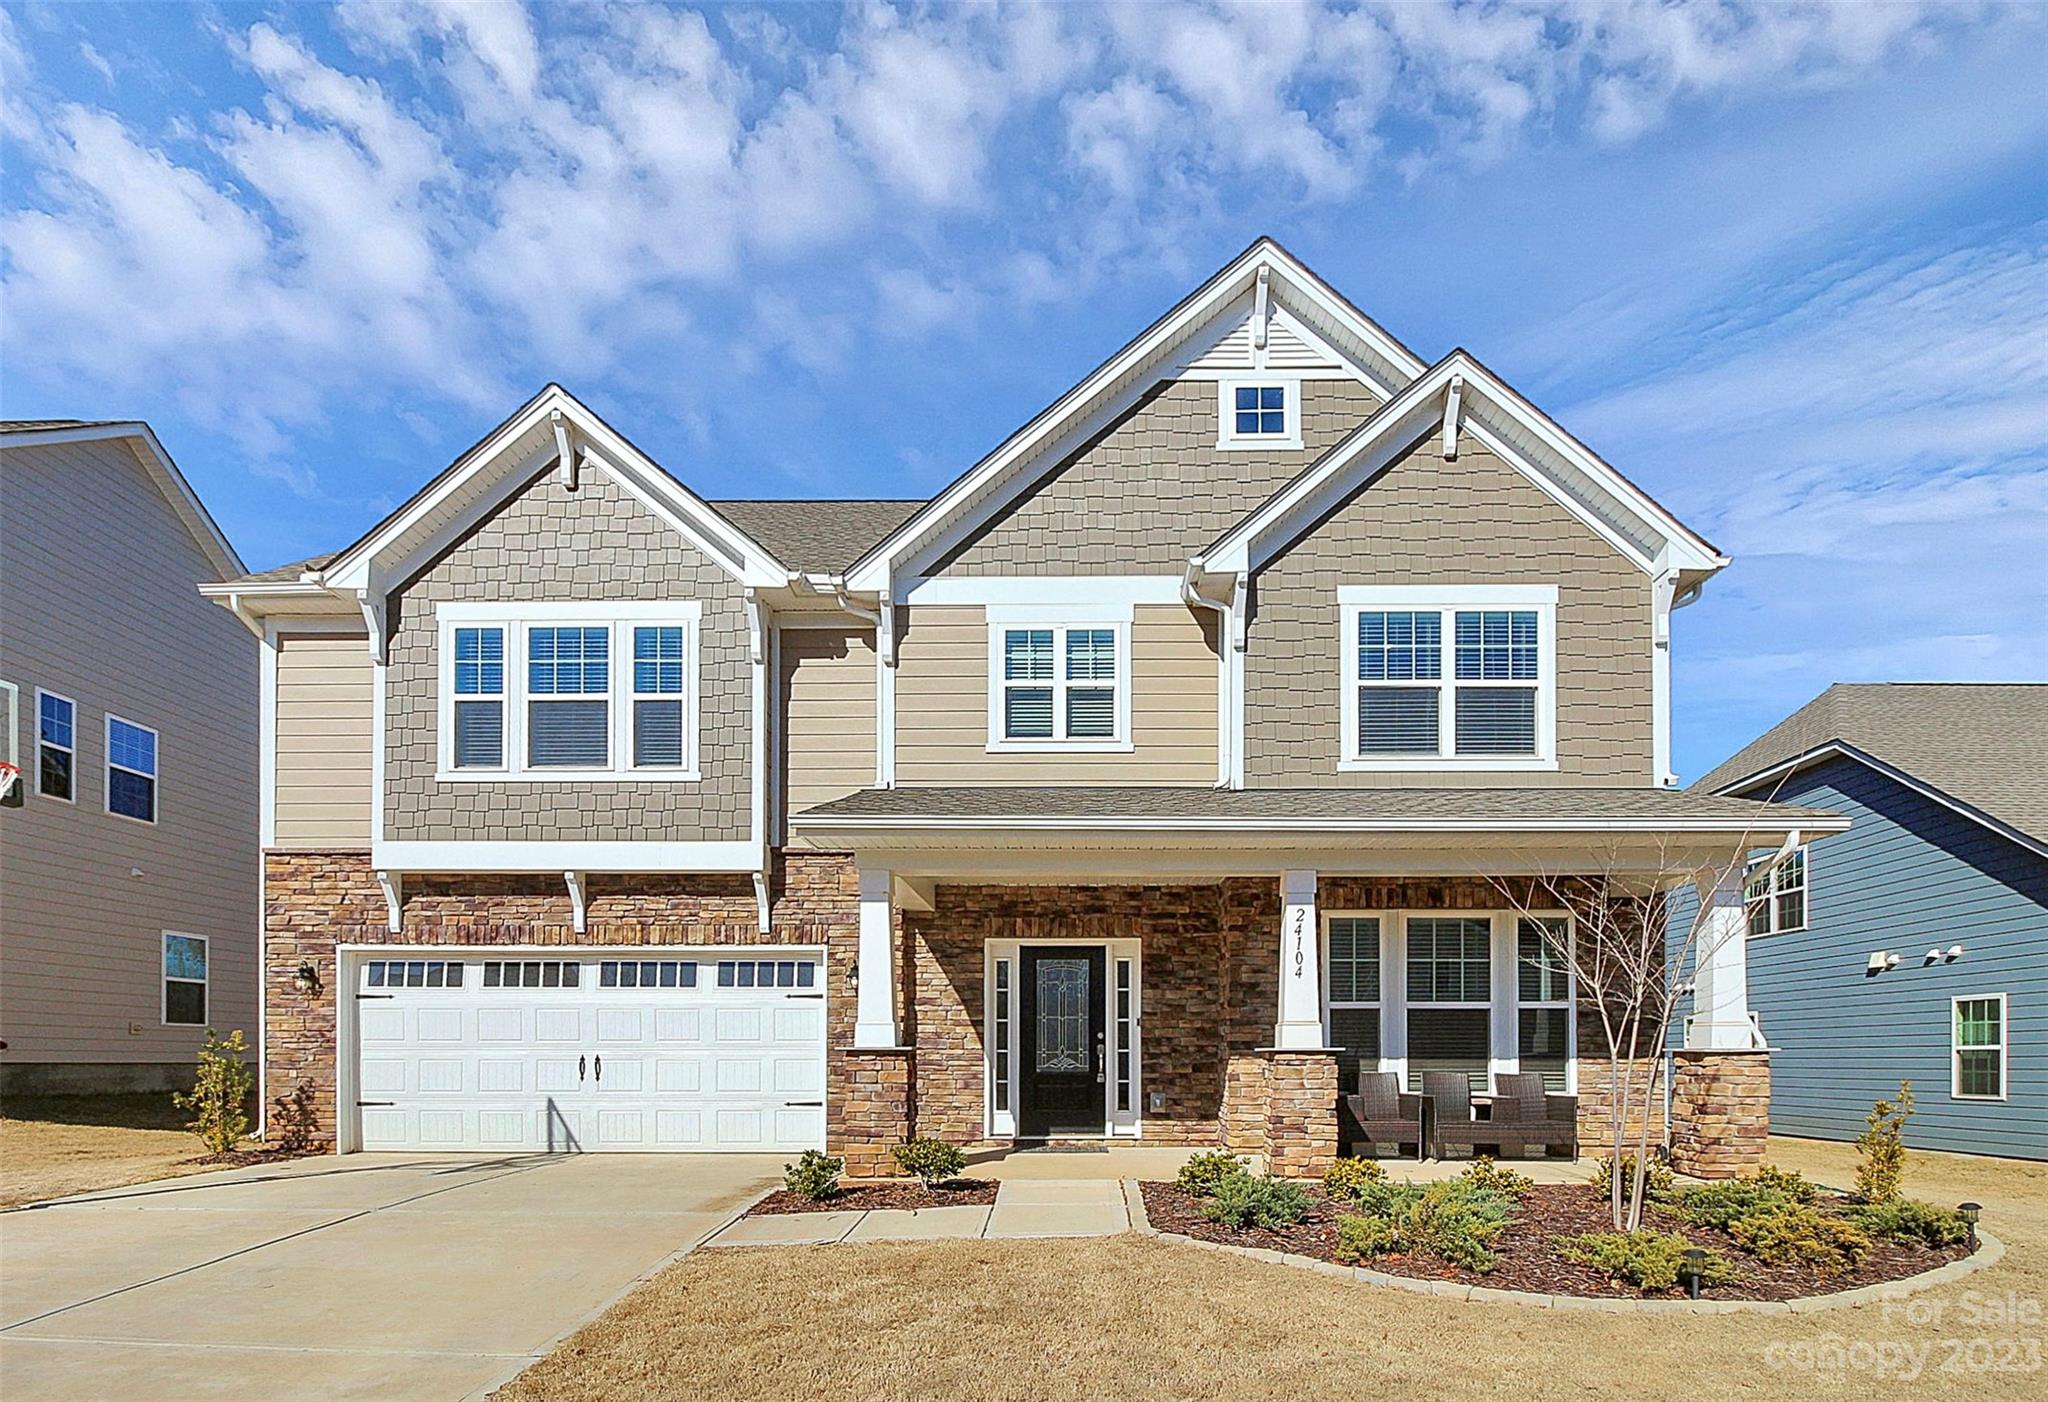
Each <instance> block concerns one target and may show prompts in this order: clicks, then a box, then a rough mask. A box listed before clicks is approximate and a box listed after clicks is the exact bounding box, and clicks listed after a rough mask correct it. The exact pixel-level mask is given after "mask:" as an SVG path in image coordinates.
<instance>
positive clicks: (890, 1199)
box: [747, 1178, 996, 1217]
mask: <svg viewBox="0 0 2048 1402" xmlns="http://www.w3.org/2000/svg"><path fill="white" fill-rule="evenodd" d="M995 1200H996V1185H995V1181H994V1180H993V1179H989V1178H955V1179H954V1180H953V1181H952V1182H950V1183H944V1184H941V1185H940V1186H939V1187H937V1188H927V1187H925V1186H924V1185H923V1184H922V1183H868V1184H863V1185H861V1186H858V1187H851V1188H841V1189H840V1190H839V1191H838V1192H837V1193H835V1194H833V1195H832V1196H831V1197H829V1198H826V1199H825V1200H824V1201H823V1202H813V1201H812V1200H811V1199H809V1198H807V1197H800V1196H798V1195H797V1194H795V1193H792V1192H790V1191H789V1190H788V1189H787V1188H777V1189H776V1190H775V1191H774V1192H772V1193H770V1194H769V1195H768V1196H767V1197H765V1198H762V1199H761V1200H760V1201H759V1202H757V1203H755V1204H754V1205H753V1207H751V1208H749V1209H748V1210H747V1215H748V1216H749V1217H760V1216H765V1215H768V1214H771V1213H778V1212H876V1211H883V1210H887V1209H895V1210H898V1211H901V1210H904V1209H909V1210H911V1211H916V1210H918V1209H920V1208H926V1207H987V1206H989V1205H990V1204H991V1203H993V1202H994V1201H995Z"/></svg>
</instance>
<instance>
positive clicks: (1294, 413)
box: [1216, 379, 1301, 448]
mask: <svg viewBox="0 0 2048 1402" xmlns="http://www.w3.org/2000/svg"><path fill="white" fill-rule="evenodd" d="M1220 388H1221V391H1222V392H1221V394H1220V396H1219V402H1218V405H1217V410H1218V415H1219V419H1220V422H1219V424H1218V431H1217V435H1216V445H1217V446H1218V447H1219V448H1299V447H1300V446H1301V382H1300V381H1298V380H1276V379H1256V380H1225V381H1223V382H1222V384H1221V386H1220Z"/></svg>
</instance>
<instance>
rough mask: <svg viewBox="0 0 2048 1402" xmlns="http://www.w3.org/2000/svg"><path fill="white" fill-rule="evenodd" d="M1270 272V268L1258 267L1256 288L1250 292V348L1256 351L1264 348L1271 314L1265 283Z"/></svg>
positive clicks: (1270, 302)
mask: <svg viewBox="0 0 2048 1402" xmlns="http://www.w3.org/2000/svg"><path fill="white" fill-rule="evenodd" d="M1271 272H1272V270H1271V269H1270V268H1266V267H1263V266H1261V267H1260V269H1259V277H1258V289H1257V291H1255V292H1254V293H1253V294H1252V348H1253V349H1254V350H1258V351H1264V350H1265V349H1266V333H1267V328H1268V325H1269V323H1270V322H1271V320H1272V315H1273V303H1272V297H1271V294H1270V292H1269V291H1268V290H1267V285H1266V280H1267V277H1268V275H1269V274H1270V273H1271Z"/></svg>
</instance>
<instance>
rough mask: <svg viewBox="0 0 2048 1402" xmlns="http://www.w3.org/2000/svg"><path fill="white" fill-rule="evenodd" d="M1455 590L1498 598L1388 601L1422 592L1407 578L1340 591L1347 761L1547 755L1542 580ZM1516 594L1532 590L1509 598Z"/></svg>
mask: <svg viewBox="0 0 2048 1402" xmlns="http://www.w3.org/2000/svg"><path fill="white" fill-rule="evenodd" d="M1460 592H1462V593H1469V594H1472V595H1475V596H1484V595H1490V594H1498V595H1500V596H1503V598H1504V606H1502V607H1487V606H1474V607H1460V606H1458V605H1457V604H1456V603H1455V602H1454V601H1447V602H1443V603H1437V602H1434V601H1428V602H1423V601H1418V602H1416V603H1414V604H1406V603H1405V602H1404V604H1403V605H1401V606H1396V605H1395V604H1394V603H1393V602H1392V600H1394V599H1396V598H1399V599H1401V600H1404V601H1405V600H1406V599H1408V598H1411V597H1413V596H1415V595H1417V594H1423V593H1426V591H1424V590H1415V589H1410V588H1408V587H1406V586H1397V587H1394V588H1390V589H1380V588H1360V589H1356V590H1354V589H1349V588H1347V589H1345V590H1343V591H1341V595H1346V596H1353V598H1352V600H1351V601H1348V602H1346V604H1345V607H1344V609H1343V619H1344V630H1345V635H1344V640H1343V641H1344V645H1343V658H1344V675H1345V687H1344V693H1343V709H1344V716H1343V722H1344V729H1345V739H1344V753H1343V756H1342V763H1343V765H1344V766H1345V767H1348V768H1361V769H1399V768H1429V767H1435V766H1466V767H1471V768H1482V769H1483V768H1502V769H1514V768H1532V767H1533V768H1547V767H1549V766H1550V764H1551V762H1552V756H1551V747H1552V746H1551V738H1550V737H1551V730H1552V724H1551V704H1552V703H1551V696H1552V687H1553V680H1554V678H1553V675H1552V669H1553V667H1554V665H1555V664H1554V662H1553V660H1552V658H1551V655H1550V654H1551V651H1552V648H1553V643H1552V641H1551V633H1552V623H1551V620H1552V618H1553V616H1554V604H1553V602H1552V601H1551V599H1550V598H1549V597H1548V595H1549V594H1550V592H1551V591H1549V590H1547V589H1538V590H1527V589H1521V588H1518V587H1514V586H1510V587H1508V588H1505V589H1502V590H1498V591H1496V590H1491V589H1475V590H1469V591H1460ZM1515 596H1520V597H1526V598H1528V599H1529V600H1530V602H1529V603H1528V605H1527V606H1526V607H1519V606H1515V605H1514V604H1513V603H1508V602H1506V599H1508V598H1512V597H1515ZM1539 596H1544V597H1540V598H1539ZM1382 598H1385V599H1387V600H1388V601H1389V602H1388V603H1386V604H1385V605H1382V604H1380V603H1379V602H1378V600H1380V599H1382ZM1366 600H1371V601H1372V602H1366Z"/></svg>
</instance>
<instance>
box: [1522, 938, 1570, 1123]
mask: <svg viewBox="0 0 2048 1402" xmlns="http://www.w3.org/2000/svg"><path fill="white" fill-rule="evenodd" d="M1571 938H1572V927H1571V922H1570V921H1569V920H1567V919H1565V918H1564V917H1563V916H1542V917H1535V916H1523V917H1521V918H1520V919H1519V920H1517V921H1516V922H1515V999H1516V1009H1515V1016H1516V1027H1515V1036H1516V1043H1517V1049H1516V1054H1517V1056H1518V1057H1519V1059H1520V1061H1519V1064H1520V1066H1521V1069H1522V1070H1524V1071H1529V1072H1534V1073H1536V1074H1538V1075H1540V1076H1542V1077H1543V1086H1544V1089H1546V1090H1551V1091H1557V1092H1563V1091H1565V1090H1566V1089H1568V1086H1567V1081H1568V1080H1569V1077H1570V1066H1571V1057H1572V1030H1573V1024H1572V968H1571V948H1572V945H1571Z"/></svg>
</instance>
